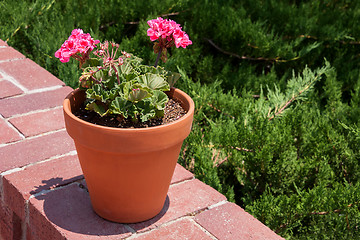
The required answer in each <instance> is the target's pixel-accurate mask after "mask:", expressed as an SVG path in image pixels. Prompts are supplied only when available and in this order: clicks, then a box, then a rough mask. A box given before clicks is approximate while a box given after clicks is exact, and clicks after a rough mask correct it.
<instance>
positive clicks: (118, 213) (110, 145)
mask: <svg viewBox="0 0 360 240" xmlns="http://www.w3.org/2000/svg"><path fill="white" fill-rule="evenodd" d="M168 96H169V97H170V98H174V99H177V100H179V101H180V102H181V105H182V107H183V108H184V109H185V110H186V111H187V114H186V115H185V116H183V117H182V118H180V119H179V120H177V121H175V122H172V123H169V124H166V125H161V126H156V127H150V128H132V129H123V128H111V127H104V126H99V125H95V124H91V123H88V122H86V121H83V120H81V119H79V118H77V117H76V116H75V115H74V114H72V111H73V110H74V109H77V108H78V107H79V106H80V104H82V103H83V102H84V100H85V94H84V92H83V91H81V90H75V91H73V92H72V93H70V94H69V95H68V96H67V97H66V99H65V100H64V103H63V107H64V117H65V125H66V130H67V132H68V134H69V135H70V136H71V137H72V138H73V140H74V142H75V146H76V150H77V153H78V157H79V160H80V164H81V168H82V171H83V173H84V176H85V180H86V183H87V186H88V190H89V194H90V199H91V202H92V206H93V209H94V210H95V212H96V213H97V214H98V215H100V216H101V217H103V218H105V219H108V220H111V221H114V222H121V223H134V222H141V221H145V220H148V219H150V218H152V217H154V216H156V215H157V214H158V213H159V212H160V211H161V209H162V208H163V206H164V203H165V200H166V196H167V191H168V189H169V185H170V181H171V178H172V175H173V172H174V169H175V166H176V163H177V159H178V156H179V153H180V149H181V145H182V143H183V140H184V139H185V138H186V137H187V136H188V135H189V133H190V131H191V126H192V121H193V115H194V102H193V101H192V99H191V98H190V97H189V96H188V95H187V94H185V93H184V92H182V91H181V90H179V89H174V88H172V89H171V90H170V92H168Z"/></svg>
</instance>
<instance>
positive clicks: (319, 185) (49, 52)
mask: <svg viewBox="0 0 360 240" xmlns="http://www.w3.org/2000/svg"><path fill="white" fill-rule="evenodd" d="M146 4H147V6H146V7H144V2H143V1H115V0H102V1H101V0H98V1H92V0H77V1H55V0H53V1H50V0H49V1H45V0H43V1H41V0H38V1H9V0H6V1H2V2H0V9H1V10H0V21H1V25H0V38H1V39H3V40H7V41H8V44H9V45H11V46H13V47H15V48H17V49H18V50H20V51H21V52H22V53H24V54H25V55H26V56H28V57H30V58H31V59H34V60H35V61H36V62H37V63H39V64H40V65H41V66H43V67H45V68H46V69H48V70H49V71H51V72H52V73H53V74H55V75H56V76H58V77H59V78H60V79H62V80H64V82H66V83H67V84H68V85H70V86H72V87H76V86H77V85H78V76H79V72H78V71H77V64H76V62H73V63H67V64H62V63H60V62H59V61H58V60H57V59H55V58H54V52H55V51H56V50H57V49H58V48H59V47H60V45H61V43H62V42H63V41H64V39H66V38H67V37H68V36H69V34H70V33H71V30H72V29H74V28H78V27H79V28H83V29H84V31H85V32H90V33H91V34H92V35H93V36H94V38H96V39H100V40H104V39H108V40H114V41H116V42H118V43H120V45H121V48H122V49H124V50H126V51H128V52H132V53H134V54H136V55H139V57H141V58H143V59H144V60H145V62H146V63H149V64H150V63H153V62H154V60H155V57H156V56H155V54H153V52H152V48H151V47H152V43H151V42H150V41H149V40H148V37H147V36H146V30H147V24H146V21H147V20H149V19H151V18H155V17H157V16H163V17H165V18H166V17H169V18H171V19H173V20H175V21H177V22H178V23H180V24H181V25H182V26H183V28H184V30H185V31H186V32H187V33H188V34H189V36H190V39H191V40H192V41H193V45H192V46H190V47H188V48H187V49H186V50H183V49H182V50H181V51H178V49H172V52H171V57H170V59H169V61H168V62H167V63H166V64H162V66H166V67H167V68H169V70H173V71H176V70H178V71H180V72H181V74H182V76H183V78H182V80H181V81H179V82H178V87H180V88H182V89H184V90H185V91H186V92H188V93H189V94H190V95H191V96H192V97H193V99H194V101H195V103H196V115H195V122H194V126H193V131H192V133H191V134H190V136H189V138H188V139H187V140H186V142H185V143H184V146H183V150H182V153H181V156H180V158H179V162H180V163H181V164H182V165H184V166H185V167H186V168H187V169H189V170H191V171H192V172H194V173H195V174H196V177H197V178H199V179H201V180H202V181H204V182H205V183H207V184H210V185H211V186H213V187H214V188H216V189H217V190H219V191H220V192H222V193H223V194H225V195H226V196H227V197H228V199H229V200H231V201H234V202H236V203H237V204H239V205H240V206H242V207H244V208H245V209H246V210H247V211H249V212H250V213H251V214H253V215H254V216H256V217H257V218H258V219H259V220H261V221H262V222H263V223H265V224H266V225H268V226H269V227H270V228H272V229H273V230H274V231H276V232H277V233H278V234H280V235H281V236H284V237H286V238H288V239H359V238H360V237H359V236H360V206H359V204H360V203H359V201H360V181H359V179H360V161H359V160H360V152H359V141H360V130H359V126H360V122H359V116H360V110H359V104H360V78H359V77H360V72H359V63H360V59H359V56H360V55H359V53H360V51H359V50H360V47H359V46H360V10H359V9H360V2H359V1H350V0H337V1H334V0H325V1H324V0H323V1H320V0H312V1H295V0H291V1H289V0H287V1H285V0H262V1H253V0H243V1H235V0H227V1H221V0H212V1H210V0H183V1H175V0H165V1H158V0H149V1H146Z"/></svg>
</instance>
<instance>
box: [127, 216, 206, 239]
mask: <svg viewBox="0 0 360 240" xmlns="http://www.w3.org/2000/svg"><path fill="white" fill-rule="evenodd" d="M133 239H136V240H154V239H156V240H178V239H202V240H206V239H209V240H211V239H212V238H211V237H210V236H208V235H207V234H206V233H205V232H204V231H202V230H201V229H200V227H199V226H197V225H196V224H195V223H194V222H193V221H191V220H189V219H182V220H179V221H176V222H173V223H171V224H170V225H167V226H164V227H160V228H158V229H156V230H153V231H150V232H149V233H146V234H144V235H140V236H138V237H135V238H133Z"/></svg>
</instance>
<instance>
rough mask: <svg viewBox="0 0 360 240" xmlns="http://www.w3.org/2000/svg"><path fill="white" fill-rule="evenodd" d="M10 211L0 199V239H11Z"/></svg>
mask: <svg viewBox="0 0 360 240" xmlns="http://www.w3.org/2000/svg"><path fill="white" fill-rule="evenodd" d="M12 215H13V213H12V211H11V210H10V208H9V207H7V206H6V205H5V204H3V203H2V201H1V200H0V239H4V240H5V239H13V237H12V235H13V234H12V233H13V228H12V227H13V226H12Z"/></svg>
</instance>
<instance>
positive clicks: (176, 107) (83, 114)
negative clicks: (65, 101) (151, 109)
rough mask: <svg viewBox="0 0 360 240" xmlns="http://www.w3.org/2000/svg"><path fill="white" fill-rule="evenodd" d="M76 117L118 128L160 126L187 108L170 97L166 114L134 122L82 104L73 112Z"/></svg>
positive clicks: (183, 112) (182, 113)
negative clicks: (102, 114) (87, 107)
mask: <svg viewBox="0 0 360 240" xmlns="http://www.w3.org/2000/svg"><path fill="white" fill-rule="evenodd" d="M73 114H74V115H75V116H76V117H78V118H80V119H82V120H84V121H87V122H90V123H93V124H96V125H101V126H106V127H116V128H147V127H154V126H160V125H164V124H167V123H171V122H173V121H175V120H177V119H179V118H181V117H182V116H184V115H185V114H186V112H185V110H184V109H183V108H182V107H181V105H180V103H179V102H177V101H175V100H173V99H170V100H169V101H168V102H167V103H166V106H165V110H164V116H163V117H161V118H156V119H151V120H149V121H146V122H141V121H140V120H139V121H138V122H136V123H135V122H133V121H132V120H131V119H119V118H117V117H116V116H104V117H101V116H100V115H99V114H97V113H95V112H92V111H89V110H86V109H85V106H81V107H80V109H78V110H77V111H75V112H74V113H73Z"/></svg>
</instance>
